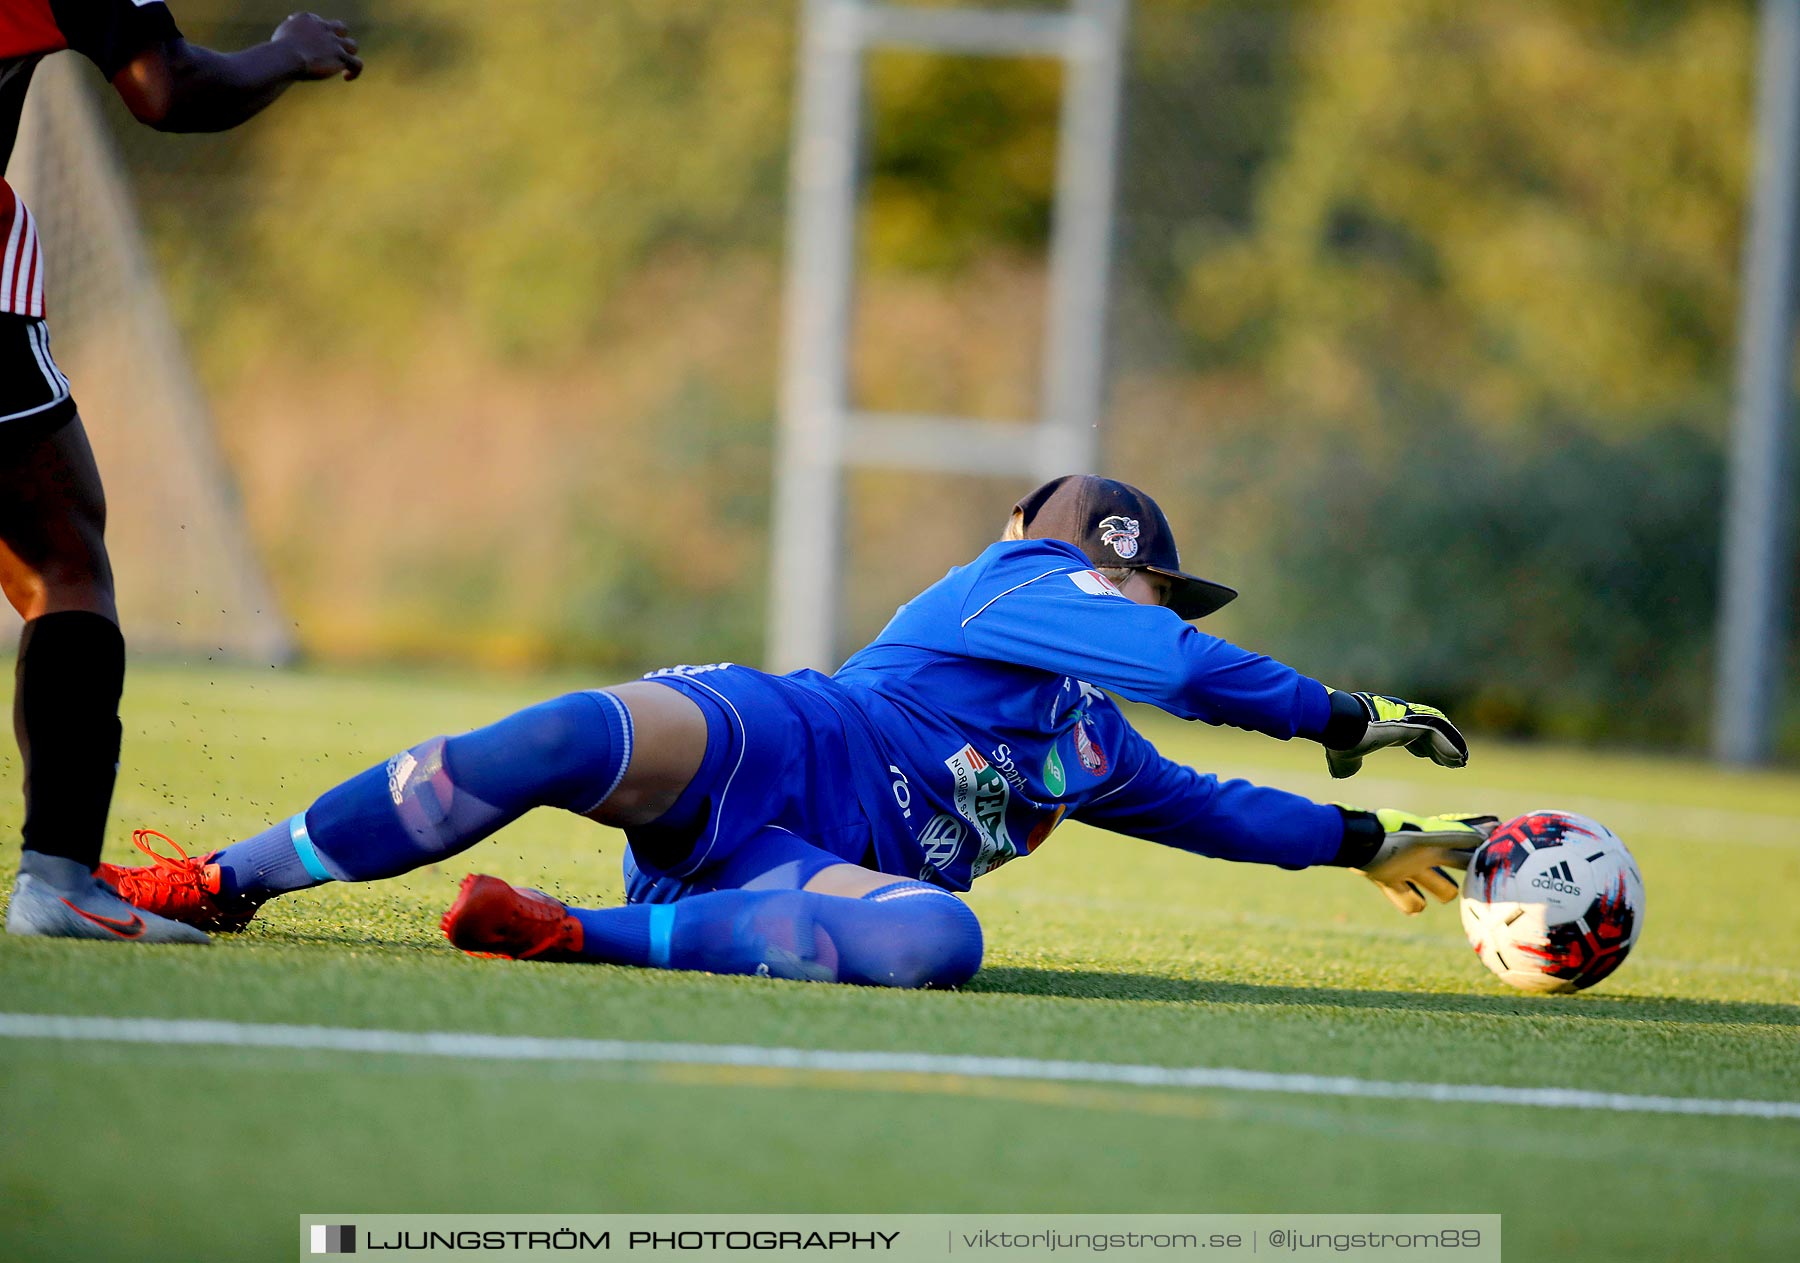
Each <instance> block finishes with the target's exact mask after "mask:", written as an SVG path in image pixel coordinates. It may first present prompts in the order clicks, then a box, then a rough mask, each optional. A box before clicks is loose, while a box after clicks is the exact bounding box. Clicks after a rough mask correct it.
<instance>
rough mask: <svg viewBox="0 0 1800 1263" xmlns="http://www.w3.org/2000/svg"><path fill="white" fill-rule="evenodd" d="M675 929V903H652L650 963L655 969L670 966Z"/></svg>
mask: <svg viewBox="0 0 1800 1263" xmlns="http://www.w3.org/2000/svg"><path fill="white" fill-rule="evenodd" d="M674 931H675V905H674V904H672V903H653V904H651V905H650V965H651V967H652V968H654V969H667V968H668V967H669V942H670V937H671V935H673V933H674Z"/></svg>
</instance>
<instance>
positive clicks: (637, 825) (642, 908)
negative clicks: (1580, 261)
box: [101, 475, 1495, 987]
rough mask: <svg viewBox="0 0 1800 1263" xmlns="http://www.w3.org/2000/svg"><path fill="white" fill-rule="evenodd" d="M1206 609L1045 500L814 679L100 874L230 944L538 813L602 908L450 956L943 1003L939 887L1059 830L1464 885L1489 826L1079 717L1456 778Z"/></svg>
mask: <svg viewBox="0 0 1800 1263" xmlns="http://www.w3.org/2000/svg"><path fill="white" fill-rule="evenodd" d="M1236 595H1237V594H1236V593H1235V592H1234V591H1233V590H1232V589H1230V588H1228V587H1224V586H1223V585H1220V584H1217V583H1212V582H1209V581H1208V580H1205V579H1201V578H1198V577H1196V576H1194V575H1190V574H1187V573H1185V572H1183V571H1182V569H1181V564H1180V559H1179V556H1178V554H1177V552H1176V548H1175V543H1174V540H1173V538H1172V536H1171V534H1170V530H1169V524H1168V521H1167V519H1166V518H1165V517H1164V515H1163V513H1162V510H1161V509H1159V508H1158V507H1157V505H1156V504H1155V502H1154V501H1152V500H1151V499H1150V497H1148V496H1147V495H1145V494H1144V493H1143V492H1141V491H1139V490H1137V489H1136V488H1134V487H1131V486H1128V485H1126V484H1124V483H1121V482H1115V481H1111V480H1109V479H1103V478H1098V477H1092V476H1086V475H1075V476H1070V477H1065V478H1059V479H1057V480H1055V481H1053V482H1050V483H1048V484H1046V485H1044V486H1042V487H1040V488H1038V489H1037V490H1036V491H1033V492H1032V493H1031V494H1030V495H1028V496H1026V497H1025V498H1024V499H1023V500H1021V501H1019V503H1018V504H1017V505H1016V506H1015V507H1014V509H1013V511H1012V515H1011V518H1010V520H1009V522H1008V524H1007V527H1006V531H1005V534H1004V535H1003V537H1002V538H1001V540H1000V541H999V542H998V543H995V544H992V545H990V546H989V547H988V548H987V549H986V550H985V551H984V552H982V553H981V555H980V556H978V557H976V558H975V559H974V560H973V561H972V562H970V563H969V564H968V565H965V566H959V567H957V568H955V569H953V570H951V571H950V572H949V573H948V574H947V575H945V577H944V578H943V579H941V580H940V581H938V582H937V583H935V584H933V585H932V586H931V587H929V588H927V589H926V590H925V591H924V592H922V593H920V594H919V595H918V596H917V597H915V598H914V599H913V600H911V601H909V602H908V603H907V604H905V605H903V606H901V607H900V609H899V610H898V611H897V612H896V613H895V615H894V618H893V621H892V622H890V623H889V624H888V626H887V628H886V629H885V630H883V631H882V633H881V634H880V635H879V636H877V637H876V638H875V640H874V642H873V643H871V644H870V645H868V646H867V647H866V648H864V649H862V650H861V651H860V652H858V653H857V654H855V655H854V656H853V657H852V658H851V659H850V660H849V661H848V662H846V663H845V664H844V666H843V667H842V668H841V669H840V670H839V671H838V672H837V673H836V674H834V675H830V676H826V675H821V674H819V673H817V672H814V671H798V672H795V673H793V674H790V675H782V676H776V675H769V674H765V673H764V672H761V671H756V670H752V669H750V668H747V667H741V666H735V665H732V664H728V663H721V664H718V665H714V666H698V667H671V668H666V669H664V670H660V671H655V672H652V673H651V674H650V675H648V676H646V677H644V678H643V679H642V680H638V681H634V682H632V683H628V684H621V685H615V686H613V687H611V688H605V689H596V690H591V691H586V692H578V693H570V694H568V695H566V696H563V697H559V698H555V699H553V700H551V701H547V702H543V703H540V704H539V705H536V706H533V707H530V708H528V709H526V710H522V711H519V712H518V713H517V714H514V715H511V716H508V717H507V718H505V719H502V720H500V721H499V722H498V723H495V724H491V725H489V726H488V727H485V728H478V729H476V730H475V731H473V732H468V733H464V734H462V735H461V736H456V737H434V738H432V739H431V740H429V741H424V742H421V743H420V744H418V745H416V746H413V747H412V748H411V749H408V750H403V751H401V752H400V753H399V754H397V755H395V756H394V757H393V758H392V759H389V760H388V761H387V762H386V763H383V764H378V765H377V766H375V767H372V768H370V769H368V770H367V771H366V772H363V773H362V774H361V775H359V776H356V777H354V778H352V779H351V780H348V781H346V782H344V783H343V784H341V785H339V786H337V787H336V788H334V789H331V790H328V791H326V792H325V793H324V794H323V795H322V796H320V797H319V799H318V800H317V801H315V802H314V803H313V804H312V805H311V806H310V807H308V808H307V809H306V810H305V811H302V812H300V813H299V814H297V815H295V816H293V817H291V818H290V819H287V820H283V821H281V822H280V823H279V824H276V825H275V826H273V827H272V828H270V829H267V830H265V831H264V832H262V833H260V834H257V835H256V836H255V837H252V838H249V839H246V840H245V841H242V842H238V843H236V844H234V845H231V846H228V847H226V848H224V849H223V850H221V851H216V852H213V853H211V854H208V855H204V856H198V857H189V856H187V855H186V854H185V853H179V852H178V854H177V855H175V856H166V855H156V854H155V853H154V852H151V854H152V857H153V863H151V864H150V865H148V866H144V867H136V868H125V867H120V866H112V865H108V866H105V867H104V868H103V870H102V874H101V875H102V877H103V878H104V879H106V880H108V881H110V882H112V883H113V884H114V885H115V886H116V887H117V889H118V890H119V891H120V893H121V894H122V895H124V897H125V898H127V899H129V900H130V901H131V902H133V903H134V904H136V905H138V906H139V907H141V908H145V909H149V910H153V911H155V912H158V913H161V914H162V915H164V916H167V917H172V918H176V919H179V920H182V921H185V922H187V923H189V924H191V925H194V926H197V927H200V928H202V929H211V930H235V929H241V928H242V927H243V926H244V925H245V924H246V923H247V922H248V921H249V920H250V918H251V917H252V916H254V915H255V913H256V911H257V909H258V908H260V907H261V906H262V905H263V904H264V903H265V902H267V901H268V900H270V899H272V898H274V897H275V896H277V895H285V894H289V893H292V892H294V891H299V890H306V889H309V888H311V887H314V886H319V885H323V884H325V883H327V882H334V881H338V882H342V881H377V880H380V879H381V878H384V877H393V876H396V875H398V874H400V873H405V872H408V871H410V870H412V869H415V868H418V867H420V866H422V865H425V864H431V863H436V862H438V861H441V860H444V859H446V858H448V857H450V856H452V855H455V854H457V853H458V852H460V851H462V850H464V849H466V848H468V847H470V846H473V845H474V844H475V843H477V842H479V841H481V840H482V839H483V838H486V837H488V836H489V835H491V834H493V833H494V832H495V831H496V830H499V829H502V828H504V827H505V826H506V825H507V824H509V823H510V822H512V821H513V820H516V819H518V818H519V817H520V816H521V815H523V814H524V813H525V812H527V811H530V810H531V809H533V808H536V807H555V808H559V809H561V810H564V811H569V812H573V813H575V814H577V815H581V816H586V817H588V818H590V819H593V820H596V821H598V822H600V823H602V824H607V825H612V826H615V827H617V828H620V829H623V830H624V832H625V835H626V839H627V842H628V844H629V845H628V847H627V850H626V853H625V888H626V896H627V903H626V904H625V905H624V906H622V907H611V908H597V909H589V908H577V907H569V906H566V905H564V904H563V903H561V902H559V901H558V900H556V899H553V898H551V897H550V896H548V895H546V894H543V893H542V892H539V891H535V890H527V889H515V888H514V887H512V886H510V885H508V884H507V883H506V882H504V881H502V880H500V879H499V878H497V877H490V876H485V875H471V876H469V877H466V878H465V879H464V880H463V883H462V888H461V890H460V892H459V893H458V895H457V898H456V901H455V903H454V904H453V905H452V906H451V908H450V910H449V911H448V912H447V913H446V914H445V916H444V921H443V927H444V931H445V933H446V935H447V936H448V937H449V939H450V941H451V942H452V943H453V944H455V945H456V946H457V947H459V948H462V949H464V950H465V951H470V952H476V953H488V954H494V955H500V956H508V957H514V958H517V959H528V960H556V961H596V962H603V963H607V964H614V965H635V966H644V967H649V968H660V969H688V970H705V971H710V972H713V973H722V974H764V975H769V976H773V977H778V978H797V979H814V980H819V981H827V982H849V983H862V984H868V985H875V986H891V987H954V986H958V985H960V984H962V983H964V982H966V981H968V979H969V978H970V977H972V976H973V975H974V974H975V972H976V970H977V969H979V968H980V965H981V953H982V936H981V926H980V924H979V923H978V922H977V920H976V918H975V914H974V913H973V912H972V911H971V910H970V909H969V907H968V905H967V904H966V903H964V902H963V901H962V900H961V899H959V898H958V897H957V894H958V892H961V891H966V890H968V889H969V886H970V883H971V882H973V881H974V880H975V879H976V878H978V877H980V876H982V875H983V874H985V873H988V872H991V871H992V870H994V869H995V868H998V867H999V866H1000V865H1002V864H1004V863H1006V862H1008V861H1009V860H1013V859H1016V858H1018V857H1020V856H1022V855H1028V854H1030V853H1031V852H1032V851H1034V850H1035V849H1036V848H1037V847H1038V846H1039V845H1040V844H1042V843H1043V842H1044V841H1045V839H1047V838H1048V837H1049V836H1050V834H1051V832H1052V831H1053V830H1054V829H1055V828H1056V826H1057V825H1058V824H1059V823H1061V822H1062V821H1063V820H1065V819H1069V820H1080V821H1083V822H1085V823H1087V824H1090V825H1095V826H1098V827H1100V828H1103V829H1110V830H1112V831H1114V832H1116V833H1123V834H1127V835H1130V836H1132V837H1137V838H1143V839H1147V840H1149V841H1151V842H1157V843H1161V844H1163V845H1165V846H1171V847H1176V848H1178V849H1180V850H1184V851H1190V852H1193V853H1195V854H1198V855H1206V856H1212V857H1215V858H1219V859H1227V860H1238V861H1245V862H1250V863H1259V864H1272V865H1277V866H1279V867H1282V868H1290V869H1300V868H1307V867H1310V866H1313V865H1319V864H1326V865H1338V866H1342V867H1346V868H1351V869H1356V870H1359V871H1361V872H1362V873H1364V874H1366V875H1367V876H1368V877H1369V879H1370V880H1371V881H1373V882H1375V883H1376V884H1377V885H1378V886H1380V887H1381V889H1382V891H1383V892H1384V893H1385V894H1387V896H1388V897H1389V898H1390V899H1392V900H1393V901H1394V903H1395V904H1396V905H1398V906H1399V907H1400V908H1401V910H1402V911H1405V912H1408V913H1416V912H1418V911H1421V910H1422V909H1423V908H1424V907H1425V906H1426V898H1427V896H1431V897H1435V898H1437V899H1439V900H1446V901H1447V900H1449V899H1451V898H1453V897H1454V896H1455V894H1456V885H1455V882H1454V881H1453V880H1452V879H1451V878H1450V877H1449V876H1448V874H1447V873H1446V872H1445V869H1446V868H1466V867H1467V865H1468V861H1469V857H1470V855H1471V854H1472V853H1473V851H1474V849H1475V848H1476V847H1477V846H1479V845H1480V844H1481V842H1482V840H1483V839H1484V837H1485V836H1486V834H1487V833H1488V832H1490V831H1491V830H1492V828H1493V826H1494V824H1495V821H1494V819H1493V818H1492V817H1484V816H1431V817H1420V816H1413V815H1408V814H1406V813H1404V812H1400V811H1396V810H1391V809H1385V810H1380V811H1372V812H1371V811H1361V810H1355V809H1351V808H1346V807H1339V806H1332V805H1326V804H1321V803H1316V802H1312V801H1310V800H1308V799H1306V798H1302V797H1300V796H1298V795H1295V794H1290V793H1287V792H1284V791H1282V790H1278V789H1270V788H1265V787H1262V786H1258V785H1253V784H1250V783H1248V782H1245V781H1241V780H1219V779H1218V778H1216V777H1214V776H1211V775H1206V774H1203V773H1201V772H1198V771H1196V770H1194V769H1192V768H1189V767H1186V766H1183V765H1182V764H1180V763H1177V762H1174V761H1173V760H1171V759H1168V758H1165V757H1164V756H1163V755H1161V754H1159V753H1158V752H1157V751H1156V749H1155V748H1154V747H1153V746H1152V745H1151V744H1150V743H1149V741H1147V740H1146V739H1145V738H1144V737H1142V736H1141V735H1139V734H1138V733H1137V732H1136V731H1135V730H1134V729H1133V728H1132V726H1131V724H1130V723H1129V722H1128V721H1127V720H1126V718H1125V715H1124V714H1123V713H1122V712H1121V710H1120V709H1119V707H1118V705H1117V704H1116V703H1115V702H1114V701H1113V700H1112V698H1111V697H1110V696H1108V694H1109V693H1113V694H1117V695H1119V696H1121V697H1125V698H1129V699H1132V700H1134V701H1138V702H1146V703H1149V704H1151V705H1154V706H1158V707H1160V708H1162V709H1163V710H1165V711H1168V712H1170V713H1171V714H1174V715H1179V716H1181V717H1182V718H1185V719H1194V720H1200V721H1202V722H1205V723H1209V724H1229V725H1232V726H1235V727H1239V728H1246V729H1250V730H1253V731H1256V732H1261V733H1265V734H1267V735H1269V736H1271V737H1275V738H1278V739H1281V740H1288V739H1291V738H1294V737H1302V738H1306V739H1309V740H1313V741H1317V742H1319V743H1320V744H1322V745H1323V746H1324V747H1325V751H1326V758H1327V760H1328V762H1329V765H1330V769H1331V772H1332V775H1333V776H1338V777H1345V776H1350V775H1352V774H1353V773H1355V772H1356V770H1357V769H1358V768H1359V767H1360V766H1361V764H1362V761H1363V758H1364V757H1365V756H1366V755H1368V754H1370V753H1372V752H1374V751H1376V750H1380V749H1384V748H1387V747H1389V746H1401V747H1404V748H1405V749H1407V750H1409V751H1411V752H1412V753H1414V754H1416V755H1419V756H1422V757H1425V758H1429V759H1431V760H1433V761H1434V762H1436V763H1438V764H1441V765H1443V766H1445V767H1461V766H1463V765H1464V764H1465V763H1466V762H1467V761H1468V746H1467V745H1466V743H1465V742H1464V740H1463V738H1462V735H1461V734H1460V733H1459V732H1458V731H1457V730H1456V728H1455V726H1454V725H1453V724H1451V722H1450V721H1449V720H1448V719H1446V718H1445V717H1444V715H1443V714H1442V713H1441V712H1440V711H1437V710H1434V709H1432V708H1431V707H1429V706H1420V705H1416V704H1412V703H1409V702H1403V701H1400V700H1398V699H1396V698H1392V697H1385V696H1377V695H1373V694H1369V693H1352V692H1334V691H1333V690H1331V689H1328V688H1327V687H1326V686H1325V685H1323V684H1320V683H1319V682H1318V681H1316V680H1312V679H1309V678H1307V677H1306V676H1304V675H1301V674H1300V673H1299V672H1297V671H1295V670H1294V669H1293V668H1291V667H1288V666H1284V665H1282V664H1281V663H1279V662H1276V661H1274V660H1272V659H1270V658H1267V657H1264V656H1262V655H1259V654H1255V653H1251V652H1248V651H1246V650H1244V649H1240V648H1238V647H1237V646H1235V645H1232V644H1229V643H1227V642H1225V641H1223V640H1219V639H1216V638H1214V637H1211V636H1208V635H1206V634H1204V633H1203V632H1201V631H1199V630H1198V629H1197V628H1195V627H1194V626H1192V625H1191V624H1190V623H1189V622H1188V621H1187V620H1190V619H1198V618H1201V617H1203V616H1205V615H1207V614H1210V613H1212V612H1213V611H1214V610H1217V609H1218V608H1219V607H1220V606H1222V605H1224V604H1225V603H1226V602H1228V601H1230V600H1232V599H1233V598H1234V597H1235V596H1236ZM140 845H141V846H143V848H144V849H145V850H146V851H147V852H149V851H150V845H149V843H148V842H146V841H144V840H143V836H142V834H140Z"/></svg>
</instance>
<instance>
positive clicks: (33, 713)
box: [0, 418, 125, 871]
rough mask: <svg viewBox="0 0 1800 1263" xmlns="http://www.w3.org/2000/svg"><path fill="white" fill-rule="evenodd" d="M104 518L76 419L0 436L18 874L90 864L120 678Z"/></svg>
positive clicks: (108, 788)
mask: <svg viewBox="0 0 1800 1263" xmlns="http://www.w3.org/2000/svg"><path fill="white" fill-rule="evenodd" d="M105 520H106V509H105V500H104V498H103V495H102V493H101V488H100V475H99V471H98V470H97V469H96V468H95V465H94V459H93V452H92V450H91V448H89V446H88V442H87V435H86V432H85V431H84V430H83V429H82V426H81V422H80V420H79V418H74V419H72V420H70V421H69V422H68V423H67V424H64V425H62V426H60V427H59V428H57V429H55V430H54V431H52V432H51V433H49V434H40V435H36V436H25V435H23V434H11V435H9V434H7V433H5V432H4V431H0V588H4V590H5V593H6V597H7V599H8V600H9V601H10V602H11V603H12V605H13V608H14V609H16V610H17V611H18V612H19V615H20V617H21V618H23V619H24V620H25V629H24V633H23V635H22V636H21V637H20V640H19V657H18V665H17V670H16V674H15V683H14V693H13V731H14V734H15V735H16V736H17V738H18V742H19V752H20V754H21V755H22V756H23V760H24V771H25V824H24V838H25V850H26V864H25V867H26V868H27V869H29V868H30V867H31V859H30V857H31V856H32V855H39V856H52V857H57V858H60V859H62V860H66V861H74V862H75V863H77V864H80V865H82V866H83V867H85V868H87V869H92V868H93V867H94V865H95V864H97V863H98V862H99V859H100V847H101V843H102V841H103V840H104V834H105V829H106V814H107V809H108V807H109V806H110V804H111V802H112V791H113V781H114V779H115V777H116V775H117V772H118V762H119V695H120V691H121V689H122V688H123V685H124V679H125V641H124V638H123V636H122V635H121V634H120V632H119V626H118V621H117V614H116V612H115V610H114V606H113V591H112V569H111V566H110V564H109V562H108V559H107V555H106V545H105V542H104V529H105ZM52 867H55V866H52ZM59 871H61V870H59Z"/></svg>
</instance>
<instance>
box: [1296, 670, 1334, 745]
mask: <svg viewBox="0 0 1800 1263" xmlns="http://www.w3.org/2000/svg"><path fill="white" fill-rule="evenodd" d="M1298 700H1299V703H1300V722H1299V723H1297V724H1295V725H1294V735H1295V736H1296V737H1305V738H1307V739H1308V740H1311V741H1323V740H1324V738H1325V733H1326V732H1327V731H1329V726H1330V723H1331V718H1332V703H1333V702H1334V701H1335V700H1336V699H1335V698H1334V697H1333V696H1332V694H1331V692H1330V690H1328V689H1327V688H1326V687H1325V686H1324V685H1323V684H1320V683H1319V682H1318V681H1317V680H1314V679H1309V678H1307V677H1306V676H1301V677H1300V685H1299V698H1298Z"/></svg>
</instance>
